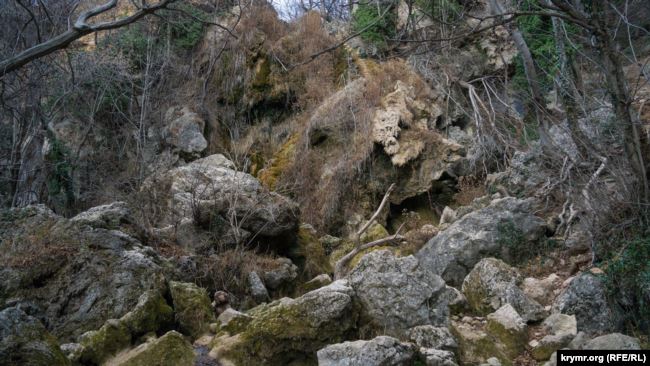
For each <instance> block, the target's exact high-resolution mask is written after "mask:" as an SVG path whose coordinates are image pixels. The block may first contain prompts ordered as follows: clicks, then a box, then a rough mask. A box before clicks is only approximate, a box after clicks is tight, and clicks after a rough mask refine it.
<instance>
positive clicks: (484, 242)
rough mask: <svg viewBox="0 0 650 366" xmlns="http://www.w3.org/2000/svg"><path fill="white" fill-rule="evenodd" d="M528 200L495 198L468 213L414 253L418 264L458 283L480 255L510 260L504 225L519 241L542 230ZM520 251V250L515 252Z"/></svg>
mask: <svg viewBox="0 0 650 366" xmlns="http://www.w3.org/2000/svg"><path fill="white" fill-rule="evenodd" d="M530 206H531V201H529V200H520V199H517V198H514V197H506V198H501V199H496V200H494V201H492V202H491V203H490V205H489V206H487V207H485V208H483V209H480V210H477V211H474V212H472V213H469V214H467V215H465V216H463V217H462V218H460V219H459V220H457V221H455V222H454V223H453V224H451V225H450V226H449V227H448V228H447V229H445V230H443V231H441V232H440V233H438V235H436V236H435V237H433V238H432V239H431V240H429V242H427V244H426V245H425V246H424V247H423V248H422V249H420V251H419V252H418V253H417V254H416V256H417V257H418V259H419V260H420V263H421V265H422V266H424V267H427V268H428V269H429V270H431V271H433V272H434V273H436V274H438V275H440V276H442V278H443V279H444V280H445V281H447V283H449V284H450V285H452V286H458V285H460V283H462V281H463V279H464V278H465V276H466V275H467V273H468V272H469V271H470V270H471V269H472V268H473V267H474V265H475V264H476V263H477V262H478V261H479V260H481V258H484V257H488V256H500V257H502V258H504V259H510V258H512V257H513V256H514V255H516V254H518V253H511V250H510V248H509V246H508V245H504V242H506V241H507V240H508V239H509V238H507V237H504V235H505V234H506V233H504V228H512V229H513V230H516V231H517V236H518V237H519V238H521V240H526V241H529V242H530V241H536V240H538V239H540V238H541V237H542V236H543V235H544V233H545V230H546V229H545V223H544V221H543V220H542V219H541V218H539V217H537V216H534V215H533V214H532V213H531V207H530ZM519 254H520V253H519Z"/></svg>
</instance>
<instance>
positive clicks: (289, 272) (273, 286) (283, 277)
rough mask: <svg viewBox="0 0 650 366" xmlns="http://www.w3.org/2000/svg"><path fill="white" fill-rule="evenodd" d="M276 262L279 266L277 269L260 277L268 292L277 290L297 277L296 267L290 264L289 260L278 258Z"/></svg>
mask: <svg viewBox="0 0 650 366" xmlns="http://www.w3.org/2000/svg"><path fill="white" fill-rule="evenodd" d="M276 262H277V263H278V264H279V265H278V267H277V268H276V269H274V270H272V271H267V272H264V274H263V276H262V278H263V280H264V285H265V286H266V287H267V288H268V289H270V290H277V289H279V288H280V287H282V286H283V285H286V284H288V283H291V282H292V281H293V280H295V279H296V277H298V267H297V266H296V265H295V264H293V262H291V259H289V258H278V259H277V261H276Z"/></svg>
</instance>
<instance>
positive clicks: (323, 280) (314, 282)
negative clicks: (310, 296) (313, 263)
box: [300, 273, 332, 292]
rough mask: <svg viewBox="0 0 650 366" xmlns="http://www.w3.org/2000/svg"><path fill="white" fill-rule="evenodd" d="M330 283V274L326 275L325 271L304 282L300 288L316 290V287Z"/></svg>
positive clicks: (302, 289) (306, 290) (303, 290)
mask: <svg viewBox="0 0 650 366" xmlns="http://www.w3.org/2000/svg"><path fill="white" fill-rule="evenodd" d="M330 283H332V277H330V275H328V274H327V273H323V274H319V275H318V276H316V277H314V278H312V279H311V280H309V281H307V282H305V283H304V284H303V285H302V286H300V290H301V291H302V292H309V291H312V290H316V289H317V288H321V287H323V286H327V285H329V284H330Z"/></svg>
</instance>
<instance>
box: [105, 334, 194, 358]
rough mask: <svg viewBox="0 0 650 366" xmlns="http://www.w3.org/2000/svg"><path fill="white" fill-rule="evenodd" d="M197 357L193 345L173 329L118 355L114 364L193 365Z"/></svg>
mask: <svg viewBox="0 0 650 366" xmlns="http://www.w3.org/2000/svg"><path fill="white" fill-rule="evenodd" d="M195 358H196V356H195V355H194V351H193V349H192V345H191V344H190V343H189V342H187V341H186V340H185V339H184V338H183V336H182V335H181V334H180V333H178V332H175V331H171V332H168V333H166V334H165V335H163V336H162V337H160V338H158V339H154V340H152V341H149V342H147V343H145V344H142V345H140V346H138V347H136V348H135V349H133V350H131V351H129V352H127V353H125V354H123V355H120V356H118V357H116V359H114V360H112V364H115V365H120V366H152V365H156V366H176V365H193V364H194V361H195Z"/></svg>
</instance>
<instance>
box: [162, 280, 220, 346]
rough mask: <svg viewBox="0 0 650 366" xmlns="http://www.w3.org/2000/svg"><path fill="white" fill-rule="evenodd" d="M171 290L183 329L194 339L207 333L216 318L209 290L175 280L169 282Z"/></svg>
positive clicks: (176, 313) (177, 317) (176, 312)
mask: <svg viewBox="0 0 650 366" xmlns="http://www.w3.org/2000/svg"><path fill="white" fill-rule="evenodd" d="M169 292H170V293H171V297H172V300H173V302H174V312H175V315H176V321H177V322H178V324H179V326H180V329H181V331H182V332H183V333H184V334H187V335H189V336H191V337H192V338H193V339H195V338H198V337H199V336H201V335H203V334H204V333H206V332H207V331H208V330H209V327H210V323H214V322H215V320H216V319H215V317H214V311H213V310H212V307H211V306H210V298H209V297H208V294H207V292H206V291H205V290H204V289H202V288H200V287H198V286H196V285H195V284H193V283H184V282H175V281H170V282H169Z"/></svg>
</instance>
